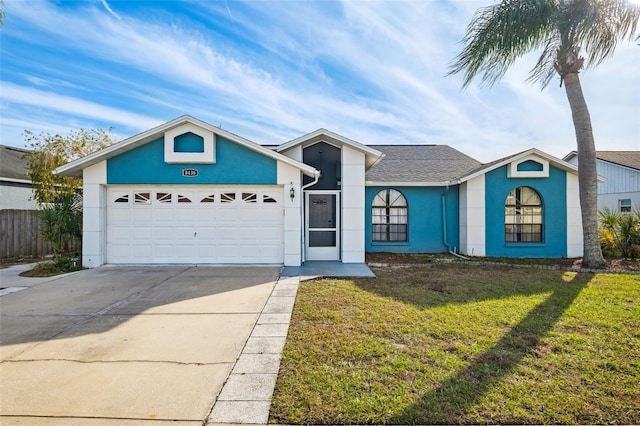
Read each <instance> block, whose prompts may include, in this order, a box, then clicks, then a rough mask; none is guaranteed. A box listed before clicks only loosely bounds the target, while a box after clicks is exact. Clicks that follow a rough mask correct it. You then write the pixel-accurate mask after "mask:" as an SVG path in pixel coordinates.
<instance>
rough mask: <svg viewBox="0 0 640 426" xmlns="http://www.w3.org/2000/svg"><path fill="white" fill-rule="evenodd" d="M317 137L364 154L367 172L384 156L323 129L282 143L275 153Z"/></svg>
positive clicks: (375, 150)
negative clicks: (326, 137)
mask: <svg viewBox="0 0 640 426" xmlns="http://www.w3.org/2000/svg"><path fill="white" fill-rule="evenodd" d="M318 136H328V137H330V138H332V139H335V140H337V141H338V142H340V143H341V144H343V145H347V146H349V147H350V148H353V149H355V150H356V151H360V152H362V153H364V154H365V157H367V158H368V160H367V170H368V169H370V168H371V167H373V166H375V165H376V164H377V163H379V162H380V160H382V159H383V158H384V154H383V153H382V152H380V151H378V150H377V149H373V148H371V147H369V146H366V145H363V144H361V143H360V142H356V141H354V140H353V139H349V138H347V137H344V136H342V135H339V134H337V133H334V132H332V131H330V130H327V129H323V128H320V129H318V130H315V131H313V132H311V133H307V134H306V135H303V136H300V137H299V138H295V139H293V140H291V141H289V142H286V143H283V144H282V145H280V146H278V147H276V151H277V152H283V151H286V150H288V149H291V148H293V147H294V146H296V145H302V144H304V143H305V142H307V141H309V140H310V139H313V138H315V137H318Z"/></svg>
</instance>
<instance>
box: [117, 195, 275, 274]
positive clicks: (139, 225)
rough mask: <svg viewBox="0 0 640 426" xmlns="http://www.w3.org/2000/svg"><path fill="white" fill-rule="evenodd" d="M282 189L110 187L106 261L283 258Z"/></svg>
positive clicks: (268, 260)
mask: <svg viewBox="0 0 640 426" xmlns="http://www.w3.org/2000/svg"><path fill="white" fill-rule="evenodd" d="M282 204H283V203H282V189H281V188H277V187H267V188H265V187H262V188H253V187H252V188H238V187H235V188H219V187H215V188H213V187H207V188H198V189H195V190H194V189H184V188H178V187H153V188H151V187H149V188H144V187H136V188H130V189H128V188H123V187H110V188H108V190H107V262H108V263H111V264H131V263H133V264H136V263H138V264H140V263H143V264H144V263H150V264H158V263H159V264H163V263H282V262H283V259H284V247H283V246H284V245H283V238H284V233H283V217H284V215H283V205H282Z"/></svg>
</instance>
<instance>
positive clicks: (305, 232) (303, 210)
mask: <svg viewBox="0 0 640 426" xmlns="http://www.w3.org/2000/svg"><path fill="white" fill-rule="evenodd" d="M319 179H320V172H319V171H316V172H315V173H314V175H313V181H312V182H309V183H308V184H306V185H302V186H301V187H300V196H301V197H302V199H301V201H300V203H301V204H300V205H301V206H302V208H301V209H300V223H301V224H302V235H301V236H300V243H301V244H302V259H301V260H302V263H304V261H305V254H306V253H305V235H306V234H307V229H306V223H305V220H304V212H305V205H304V190H305V189H307V188H309V187H310V186H313V185H315V184H316V183H318V180H319Z"/></svg>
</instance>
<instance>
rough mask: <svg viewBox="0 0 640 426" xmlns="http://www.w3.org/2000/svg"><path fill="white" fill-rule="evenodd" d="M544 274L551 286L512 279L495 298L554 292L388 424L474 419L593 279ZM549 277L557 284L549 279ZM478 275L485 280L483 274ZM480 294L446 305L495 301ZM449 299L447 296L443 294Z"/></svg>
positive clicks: (384, 289) (385, 290)
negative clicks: (477, 407)
mask: <svg viewBox="0 0 640 426" xmlns="http://www.w3.org/2000/svg"><path fill="white" fill-rule="evenodd" d="M544 275H546V277H547V280H546V281H547V285H545V284H544V283H543V281H545V280H544V278H542V279H541V283H540V284H537V285H528V284H526V280H523V282H521V283H518V282H514V283H513V284H512V286H510V287H511V289H510V290H511V291H506V292H505V291H502V292H500V294H499V295H498V294H497V295H496V296H497V297H499V298H500V297H502V298H504V297H509V296H514V295H528V294H536V293H541V292H548V291H551V292H552V293H551V295H550V296H548V297H547V298H546V299H545V300H544V301H543V302H542V303H540V304H539V305H537V306H536V307H535V308H534V309H532V310H531V311H530V312H529V313H528V314H527V315H526V316H525V317H524V318H523V319H522V320H521V321H520V322H519V323H518V324H516V325H515V326H514V327H513V328H511V330H510V331H509V332H508V333H507V334H505V335H504V336H503V337H502V338H501V339H500V340H499V341H498V342H497V343H496V344H495V345H494V346H493V347H491V348H490V349H489V350H488V351H486V352H484V353H481V354H478V355H477V356H475V357H474V358H473V359H472V360H471V362H470V364H469V365H468V366H467V367H466V368H464V369H462V370H461V371H459V372H458V373H457V374H455V375H453V376H452V377H450V378H449V379H447V380H446V381H444V382H442V383H441V384H440V385H439V386H437V387H436V388H435V389H433V390H431V391H430V392H428V393H426V394H423V395H421V397H420V398H419V399H418V400H416V401H415V402H414V403H413V404H412V405H410V406H407V407H405V408H404V409H403V410H402V412H398V413H397V414H395V415H394V416H393V417H391V418H389V419H386V423H388V424H416V423H424V422H425V421H426V422H428V423H445V424H456V423H473V422H474V417H473V413H472V411H471V409H472V408H473V407H474V405H476V404H477V403H478V402H479V401H480V400H481V399H482V398H483V397H484V396H485V395H486V394H487V393H489V392H490V391H491V390H492V388H493V387H494V386H496V385H498V384H499V383H500V382H501V380H502V379H503V378H504V377H505V376H507V375H508V374H509V373H511V372H512V371H513V370H514V369H515V368H516V367H517V366H518V364H519V363H520V362H521V361H522V359H523V358H524V357H525V356H527V355H529V354H532V353H533V352H535V351H536V349H537V348H539V346H540V345H541V341H542V339H543V338H544V337H545V336H546V335H547V334H548V333H549V332H550V331H551V330H552V329H553V327H554V326H555V324H556V323H557V322H558V320H559V319H560V318H561V317H562V315H563V313H564V312H565V311H566V310H567V308H569V307H570V306H571V304H572V303H573V302H574V300H575V299H576V298H577V297H578V295H579V294H580V292H581V291H582V290H583V289H584V288H585V287H586V286H587V285H588V283H589V282H590V281H591V279H592V278H593V275H592V274H577V275H575V276H574V277H573V278H572V279H567V278H566V277H564V278H563V275H564V274H563V273H562V272H548V273H547V274H544ZM550 277H552V279H551V281H554V282H549V278H550ZM479 279H480V280H481V279H482V277H479ZM566 281H569V282H566ZM497 285H499V284H497ZM359 286H360V287H361V288H363V289H365V290H368V291H373V292H375V293H377V294H378V295H380V296H383V297H393V298H395V299H396V300H400V301H402V302H404V303H415V302H416V301H411V300H407V299H406V298H405V297H403V295H402V292H401V293H400V294H394V290H393V288H392V287H391V286H390V285H382V286H377V285H373V286H372V285H367V284H366V282H362V283H361V284H359ZM519 287H520V288H519ZM503 290H504V289H503ZM432 291H433V290H432ZM437 291H438V290H437V289H436V292H437ZM477 296H478V295H473V294H470V295H469V298H468V299H467V297H465V296H464V295H458V296H457V297H455V296H454V297H453V298H448V303H455V304H463V303H465V302H470V301H478V300H490V299H492V297H481V298H480V299H478V298H477ZM445 299H447V298H446V297H445ZM465 299H466V300H465ZM443 303H444V302H443V300H440V301H435V300H432V301H425V300H420V301H418V302H417V305H418V306H420V307H433V306H442V304H443ZM480 421H481V422H487V421H491V422H494V421H497V422H508V423H522V422H527V418H518V417H515V414H514V417H513V418H507V419H505V418H496V419H495V420H494V419H487V418H486V417H485V418H484V419H483V420H480ZM529 421H531V420H529ZM533 421H535V419H534V420H533ZM538 421H541V419H538Z"/></svg>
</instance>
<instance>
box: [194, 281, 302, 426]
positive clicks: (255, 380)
mask: <svg viewBox="0 0 640 426" xmlns="http://www.w3.org/2000/svg"><path fill="white" fill-rule="evenodd" d="M299 283H300V280H299V278H298V277H286V278H283V277H280V279H279V280H278V281H277V282H276V285H275V287H274V289H273V290H272V292H271V295H270V296H269V299H268V300H267V302H266V303H265V305H264V307H263V309H262V312H261V313H260V316H259V317H258V320H257V321H256V324H255V325H254V328H253V330H252V332H251V335H250V336H249V339H248V340H247V342H246V343H245V345H244V348H243V349H242V351H241V353H240V356H239V357H238V359H237V360H236V362H235V365H234V366H233V369H232V370H231V373H230V374H229V377H227V380H226V382H225V383H224V386H223V387H222V390H221V391H220V394H219V395H218V398H217V400H216V401H215V403H214V405H213V408H212V410H211V412H210V414H209V416H208V418H207V423H206V424H210V425H213V424H225V423H227V424H230V423H234V424H237V423H244V424H267V422H268V420H269V409H270V408H271V397H272V396H273V391H274V389H275V385H276V380H277V378H278V371H279V369H280V360H281V358H282V351H283V350H284V345H285V342H286V339H287V332H288V330H289V322H290V320H291V314H292V312H293V306H294V303H295V299H296V294H297V291H298V285H299Z"/></svg>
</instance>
